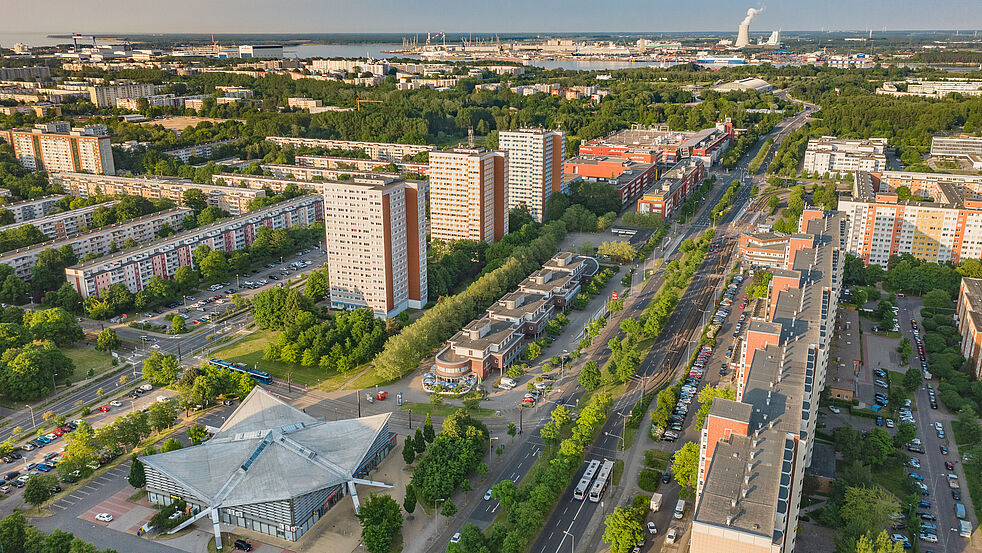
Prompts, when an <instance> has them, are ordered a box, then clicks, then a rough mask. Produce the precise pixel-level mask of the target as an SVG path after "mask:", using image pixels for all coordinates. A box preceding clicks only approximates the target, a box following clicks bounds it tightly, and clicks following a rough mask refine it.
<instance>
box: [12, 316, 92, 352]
mask: <svg viewBox="0 0 982 553" xmlns="http://www.w3.org/2000/svg"><path fill="white" fill-rule="evenodd" d="M24 326H26V327H27V328H28V329H30V330H31V332H32V333H33V334H34V337H35V339H37V340H51V341H52V342H54V343H55V344H56V345H59V346H63V347H64V346H67V345H70V344H72V343H73V342H80V341H81V340H82V339H83V338H84V337H85V334H84V333H83V332H82V327H80V326H79V324H78V322H77V321H76V320H75V317H74V316H73V315H72V314H71V313H69V312H68V311H65V310H64V309H62V308H60V307H53V308H51V309H44V310H41V311H28V312H27V313H25V314H24Z"/></svg>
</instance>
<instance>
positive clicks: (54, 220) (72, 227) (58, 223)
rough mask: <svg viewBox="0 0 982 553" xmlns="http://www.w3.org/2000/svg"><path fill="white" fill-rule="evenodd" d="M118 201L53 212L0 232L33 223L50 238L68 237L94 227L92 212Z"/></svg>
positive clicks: (1, 228) (2, 228)
mask: <svg viewBox="0 0 982 553" xmlns="http://www.w3.org/2000/svg"><path fill="white" fill-rule="evenodd" d="M117 203H119V201H118V200H112V201H108V202H102V203H98V204H95V205H90V206H86V207H80V208H78V209H71V210H68V211H62V212H60V213H52V214H50V215H46V216H44V217H39V218H37V219H31V220H29V221H25V222H22V223H14V224H12V225H4V226H2V227H0V232H4V231H8V230H13V229H15V228H17V227H20V226H22V225H31V226H33V227H36V228H37V229H38V230H39V231H41V233H42V234H44V235H45V236H47V237H48V238H49V239H58V238H68V236H70V235H72V234H77V233H79V232H82V231H84V230H85V229H87V228H90V227H92V224H93V222H92V214H93V213H95V211H96V210H97V209H99V208H108V207H112V206H114V205H116V204H117Z"/></svg>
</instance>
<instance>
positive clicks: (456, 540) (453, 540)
mask: <svg viewBox="0 0 982 553" xmlns="http://www.w3.org/2000/svg"><path fill="white" fill-rule="evenodd" d="M450 543H460V532H457V533H456V534H454V535H453V537H451V538H450Z"/></svg>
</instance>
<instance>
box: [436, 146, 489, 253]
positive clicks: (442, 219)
mask: <svg viewBox="0 0 982 553" xmlns="http://www.w3.org/2000/svg"><path fill="white" fill-rule="evenodd" d="M429 182H430V236H431V237H432V238H437V239H440V240H479V241H483V242H489V243H491V242H497V241H498V240H500V239H501V237H502V236H504V235H505V234H506V233H507V232H508V203H509V202H508V156H507V155H506V154H505V153H504V152H498V151H490V150H483V149H463V148H459V149H456V150H443V151H434V152H431V153H430V171H429Z"/></svg>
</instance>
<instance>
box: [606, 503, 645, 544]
mask: <svg viewBox="0 0 982 553" xmlns="http://www.w3.org/2000/svg"><path fill="white" fill-rule="evenodd" d="M645 512H646V509H645V510H642V509H638V508H636V507H615V508H614V511H613V512H612V513H610V514H609V515H607V518H606V519H605V520H604V522H605V528H604V533H603V540H604V543H607V544H610V551H611V553H630V551H631V550H632V549H634V548H635V547H636V546H637V544H638V542H639V541H640V540H641V538H643V537H644V526H643V522H644V515H645Z"/></svg>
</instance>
